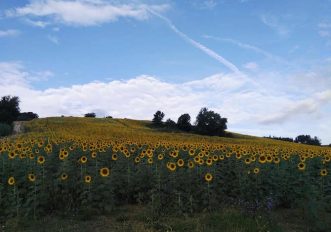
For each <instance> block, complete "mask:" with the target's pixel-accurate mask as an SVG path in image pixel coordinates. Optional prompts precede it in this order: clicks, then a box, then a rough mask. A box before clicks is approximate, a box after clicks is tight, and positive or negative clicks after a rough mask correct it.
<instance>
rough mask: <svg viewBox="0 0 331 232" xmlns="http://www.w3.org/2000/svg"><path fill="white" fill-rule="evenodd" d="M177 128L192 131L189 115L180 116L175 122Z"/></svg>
mask: <svg viewBox="0 0 331 232" xmlns="http://www.w3.org/2000/svg"><path fill="white" fill-rule="evenodd" d="M177 127H178V129H180V130H183V131H187V132H188V131H190V130H191V129H192V125H191V116H190V115H189V114H182V115H181V116H180V117H179V118H178V120H177Z"/></svg>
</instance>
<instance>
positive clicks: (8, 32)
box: [0, 29, 20, 37]
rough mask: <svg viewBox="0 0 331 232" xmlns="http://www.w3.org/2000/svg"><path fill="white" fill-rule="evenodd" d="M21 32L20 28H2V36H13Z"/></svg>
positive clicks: (0, 33) (0, 31)
mask: <svg viewBox="0 0 331 232" xmlns="http://www.w3.org/2000/svg"><path fill="white" fill-rule="evenodd" d="M19 34H20V31H18V30H13V29H10V30H0V37H13V36H18V35H19Z"/></svg>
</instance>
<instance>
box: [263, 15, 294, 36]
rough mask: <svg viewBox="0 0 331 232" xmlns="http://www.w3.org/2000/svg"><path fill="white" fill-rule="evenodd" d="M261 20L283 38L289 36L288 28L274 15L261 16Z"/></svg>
mask: <svg viewBox="0 0 331 232" xmlns="http://www.w3.org/2000/svg"><path fill="white" fill-rule="evenodd" d="M260 19H261V21H262V23H264V24H265V25H266V26H268V27H270V28H271V29H273V30H274V31H276V32H277V33H278V34H279V35H281V36H287V35H288V34H289V30H288V28H287V27H286V26H285V25H283V24H281V23H280V22H279V18H277V17H276V16H273V15H267V14H265V15H261V16H260Z"/></svg>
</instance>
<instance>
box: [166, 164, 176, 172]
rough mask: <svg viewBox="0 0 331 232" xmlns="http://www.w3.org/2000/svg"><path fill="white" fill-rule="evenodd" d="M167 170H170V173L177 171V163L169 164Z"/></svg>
mask: <svg viewBox="0 0 331 232" xmlns="http://www.w3.org/2000/svg"><path fill="white" fill-rule="evenodd" d="M167 168H168V169H169V170H170V171H172V172H173V171H175V170H176V164H175V163H173V162H169V163H168V164H167Z"/></svg>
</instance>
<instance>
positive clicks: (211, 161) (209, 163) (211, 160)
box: [206, 158, 213, 166]
mask: <svg viewBox="0 0 331 232" xmlns="http://www.w3.org/2000/svg"><path fill="white" fill-rule="evenodd" d="M206 164H207V165H208V166H211V165H212V164H213V159H210V158H208V159H207V161H206Z"/></svg>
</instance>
